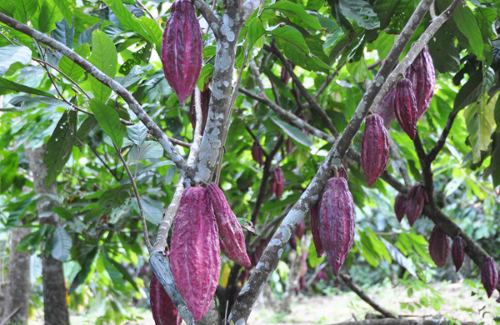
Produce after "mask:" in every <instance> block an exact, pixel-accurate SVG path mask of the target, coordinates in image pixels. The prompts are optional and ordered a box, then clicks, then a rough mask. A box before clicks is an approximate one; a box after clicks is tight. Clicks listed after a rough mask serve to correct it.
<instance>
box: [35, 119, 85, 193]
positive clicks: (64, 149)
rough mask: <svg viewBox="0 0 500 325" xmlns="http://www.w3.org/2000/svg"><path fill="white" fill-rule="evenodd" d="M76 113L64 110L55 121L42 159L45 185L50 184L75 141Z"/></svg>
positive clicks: (61, 167) (64, 162)
mask: <svg viewBox="0 0 500 325" xmlns="http://www.w3.org/2000/svg"><path fill="white" fill-rule="evenodd" d="M76 123H77V113H76V111H66V112H64V114H63V115H62V117H61V119H60V120H59V122H58V123H57V126H56V128H55V129H54V132H53V133H52V135H51V137H50V139H49V141H48V143H47V150H46V151H45V156H44V159H43V160H44V161H45V164H46V166H47V178H46V183H47V185H50V184H52V183H53V182H54V181H55V180H56V177H57V175H59V173H60V172H61V170H62V169H63V167H64V165H66V162H67V161H68V159H69V156H70V154H71V148H72V147H73V144H74V143H75V134H76Z"/></svg>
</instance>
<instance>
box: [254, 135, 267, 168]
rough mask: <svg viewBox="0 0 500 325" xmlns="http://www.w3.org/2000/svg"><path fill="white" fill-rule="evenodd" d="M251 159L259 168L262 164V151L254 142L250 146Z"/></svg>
mask: <svg viewBox="0 0 500 325" xmlns="http://www.w3.org/2000/svg"><path fill="white" fill-rule="evenodd" d="M252 158H253V160H255V162H256V163H258V164H259V165H260V166H262V165H263V164H264V151H263V150H262V147H261V146H260V144H259V143H258V142H257V141H254V142H253V144H252Z"/></svg>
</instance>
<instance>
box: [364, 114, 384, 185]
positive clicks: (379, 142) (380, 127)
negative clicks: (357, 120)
mask: <svg viewBox="0 0 500 325" xmlns="http://www.w3.org/2000/svg"><path fill="white" fill-rule="evenodd" d="M365 123H366V126H365V133H364V134H363V140H362V142H361V168H362V169H363V172H364V174H365V178H366V181H367V183H368V186H372V185H373V183H375V181H376V180H377V178H378V177H379V176H380V175H381V174H382V173H383V172H384V170H385V167H386V166H387V162H388V161H389V134H388V133H387V130H386V129H385V126H384V120H383V119H382V118H381V117H380V115H378V114H371V115H369V116H368V117H367V118H366V122H365Z"/></svg>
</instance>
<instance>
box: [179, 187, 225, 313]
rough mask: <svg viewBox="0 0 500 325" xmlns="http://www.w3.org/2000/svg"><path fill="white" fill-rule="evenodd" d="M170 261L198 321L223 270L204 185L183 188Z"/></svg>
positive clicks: (217, 239) (180, 290) (212, 213)
mask: <svg viewBox="0 0 500 325" xmlns="http://www.w3.org/2000/svg"><path fill="white" fill-rule="evenodd" d="M170 262H171V264H172V273H173V275H174V279H175V284H176V285H177V288H178V289H179V293H180V294H181V295H182V297H183V298H184V300H185V301H186V304H187V306H188V308H189V310H190V311H191V313H192V314H193V317H194V319H195V320H200V319H201V318H202V317H203V316H204V315H205V314H206V312H207V311H208V308H209V307H210V304H211V302H212V298H213V296H214V293H215V290H216V289H217V284H218V283H219V273H220V263H221V260H220V244H219V231H218V229H217V222H216V220H215V215H214V210H213V208H212V204H211V202H210V199H209V197H208V193H207V191H206V189H205V188H203V187H201V186H193V187H190V188H188V189H186V190H185V191H184V193H183V194H182V198H181V202H180V205H179V209H178V211H177V215H176V217H175V220H174V225H173V227H172V241H171V250H170Z"/></svg>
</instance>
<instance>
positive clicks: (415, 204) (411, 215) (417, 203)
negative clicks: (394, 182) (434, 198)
mask: <svg viewBox="0 0 500 325" xmlns="http://www.w3.org/2000/svg"><path fill="white" fill-rule="evenodd" d="M426 201H427V194H426V193H425V187H424V186H423V185H421V184H418V185H415V186H413V187H412V188H410V190H409V192H408V200H407V202H406V216H407V217H408V222H409V223H410V225H411V226H413V224H414V223H415V221H417V219H418V218H419V217H420V216H421V215H422V211H423V210H424V205H425V202H426Z"/></svg>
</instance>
